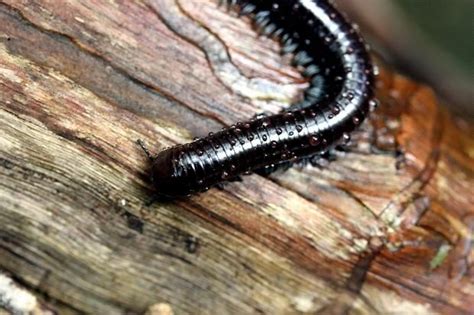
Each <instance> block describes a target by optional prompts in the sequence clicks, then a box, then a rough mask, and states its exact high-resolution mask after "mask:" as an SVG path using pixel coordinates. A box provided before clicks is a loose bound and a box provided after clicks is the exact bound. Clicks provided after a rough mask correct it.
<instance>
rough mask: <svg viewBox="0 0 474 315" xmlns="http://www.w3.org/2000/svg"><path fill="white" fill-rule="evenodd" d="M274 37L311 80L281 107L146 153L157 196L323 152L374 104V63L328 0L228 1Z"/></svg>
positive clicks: (187, 191) (181, 192)
mask: <svg viewBox="0 0 474 315" xmlns="http://www.w3.org/2000/svg"><path fill="white" fill-rule="evenodd" d="M221 2H225V4H226V5H227V6H230V7H233V8H236V9H237V10H239V13H240V14H242V15H250V16H251V17H252V18H253V20H254V22H255V24H256V26H257V27H258V28H259V30H260V31H261V32H262V33H263V34H265V35H268V36H272V37H277V38H278V39H279V40H280V41H281V44H282V51H283V52H284V53H291V54H293V63H294V64H295V65H296V66H299V67H300V68H302V69H303V71H302V74H303V76H305V77H306V78H307V79H308V80H309V82H310V85H309V87H308V89H306V91H305V93H304V98H303V100H302V101H301V102H298V103H296V104H293V105H292V106H290V107H289V108H287V109H286V110H284V111H283V112H281V113H279V114H276V115H272V116H264V117H259V118H255V119H253V120H251V121H248V122H239V123H236V124H235V125H232V126H231V127H229V128H227V129H224V130H221V131H219V132H216V133H212V132H211V133H209V135H208V136H207V137H205V138H201V139H197V140H195V141H193V142H191V143H187V144H182V145H177V146H174V147H172V148H169V149H166V150H164V151H162V152H160V153H158V155H157V156H155V157H153V158H152V165H151V180H152V182H153V185H154V187H155V188H156V191H157V194H158V195H160V196H165V197H178V196H186V195H189V194H192V193H196V192H200V191H204V190H207V189H208V188H209V187H212V186H214V185H216V184H219V183H221V182H223V181H228V180H232V179H233V178H236V177H238V176H239V175H242V174H248V173H251V172H255V171H259V170H262V169H265V168H274V167H275V166H278V165H280V164H283V163H291V162H294V161H298V160H300V159H303V158H307V157H311V156H314V155H315V154H319V153H321V152H324V151H326V150H328V149H329V148H331V147H332V146H334V145H335V144H336V143H338V142H340V141H343V140H344V139H345V138H346V139H347V138H348V137H349V133H350V132H351V131H352V130H354V129H355V128H356V127H357V126H358V125H360V124H361V122H362V121H363V120H364V118H365V117H366V116H367V114H368V112H369V108H370V107H371V106H373V105H374V103H375V101H374V100H373V81H374V75H373V67H372V64H371V61H370V57H369V55H368V52H367V49H366V45H365V43H364V41H363V40H362V38H361V37H360V36H359V34H358V32H357V31H356V29H355V28H354V27H353V26H352V25H351V24H350V23H348V22H347V21H346V19H345V18H344V17H343V16H342V15H341V13H340V12H338V11H337V10H336V9H335V8H334V7H333V6H332V5H331V4H330V3H329V2H328V1H327V0H279V1H266V0H260V1H258V0H254V1H244V0H227V1H221Z"/></svg>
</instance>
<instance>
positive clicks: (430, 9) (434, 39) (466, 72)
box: [335, 0, 474, 121]
mask: <svg viewBox="0 0 474 315" xmlns="http://www.w3.org/2000/svg"><path fill="white" fill-rule="evenodd" d="M335 2H336V3H337V4H338V6H339V7H340V8H342V9H343V10H344V11H345V12H347V13H348V15H349V16H350V18H351V19H352V20H354V21H356V22H357V23H358V24H359V26H360V27H361V29H362V30H363V31H364V34H368V35H366V36H367V37H369V38H367V39H368V40H369V41H370V42H371V43H372V46H375V50H376V51H377V53H380V54H381V55H382V57H383V59H384V60H385V61H387V62H388V63H389V64H392V65H394V67H396V68H397V69H398V70H401V71H402V72H404V73H405V74H406V75H408V76H410V77H412V78H414V79H416V80H419V81H423V82H426V83H428V84H429V85H431V86H432V87H434V88H435V90H436V92H437V93H438V95H439V96H440V97H441V99H442V100H443V101H444V102H445V103H446V104H447V105H448V106H449V108H450V109H451V111H452V112H453V113H455V114H458V115H461V116H462V117H464V118H467V119H469V120H471V121H473V120H474V43H473V41H474V0H336V1H335Z"/></svg>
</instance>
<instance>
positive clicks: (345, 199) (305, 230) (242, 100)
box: [0, 0, 474, 314]
mask: <svg viewBox="0 0 474 315" xmlns="http://www.w3.org/2000/svg"><path fill="white" fill-rule="evenodd" d="M178 4H179V5H177V3H176V2H175V1H174V0H173V1H172V0H153V1H151V0H150V1H149V2H131V1H93V0H90V1H68V2H65V1H16V0H6V1H1V4H0V21H1V23H0V268H1V270H2V271H3V272H4V273H6V275H8V276H10V277H12V279H14V280H15V281H16V282H17V283H19V284H20V285H22V286H23V287H24V288H26V289H28V290H30V292H32V293H33V294H34V295H36V297H37V298H38V300H39V301H40V302H41V303H42V305H43V306H45V307H47V308H49V309H51V310H55V311H57V312H59V313H64V314H68V313H70V314H75V313H82V312H89V313H97V314H120V313H143V312H145V311H146V310H147V309H148V307H150V306H151V305H155V304H157V303H164V304H161V306H162V307H161V308H162V309H166V308H171V309H172V310H173V311H174V313H175V314H311V313H316V312H317V313H326V314H343V313H350V314H388V313H390V314H436V313H444V314H469V313H472V310H473V309H474V281H473V278H474V274H473V272H474V271H473V261H474V254H473V251H472V239H473V236H472V235H473V230H474V209H473V203H474V197H473V194H472V185H473V177H474V176H473V175H474V174H473V172H474V171H473V165H474V140H473V139H472V134H473V130H472V128H471V127H470V126H469V125H468V124H467V123H465V122H463V121H462V120H459V119H454V118H453V117H451V116H450V115H449V114H448V113H447V112H446V111H445V110H444V109H443V108H442V106H440V105H439V104H438V103H437V100H436V97H435V96H434V94H433V92H432V91H431V90H430V89H429V88H427V87H425V86H423V85H419V84H416V83H414V82H411V81H409V80H408V79H406V78H404V77H402V76H399V75H397V74H394V73H392V72H389V71H387V70H385V69H383V68H382V69H381V75H380V76H379V79H378V92H377V93H378V97H379V99H380V102H381V106H380V107H379V109H378V110H377V111H376V113H374V115H373V116H372V119H371V121H370V122H369V123H366V124H365V125H364V128H363V130H361V131H360V132H358V133H357V134H356V135H355V136H354V143H355V147H354V148H353V149H352V151H351V152H350V153H348V154H346V155H345V156H344V157H341V158H339V159H338V160H337V161H335V162H332V163H330V164H329V165H328V167H327V168H325V169H323V170H320V169H318V168H314V167H311V166H308V167H304V168H293V169H291V170H290V171H287V172H285V173H283V174H278V175H274V176H272V177H271V178H262V177H259V176H256V175H254V176H247V177H246V178H245V179H244V182H243V183H232V184H229V185H227V186H226V187H225V189H224V190H223V191H220V190H216V189H212V190H210V191H209V192H207V193H205V194H202V195H199V196H195V197H192V198H190V199H188V200H180V201H175V202H171V203H166V204H165V203H156V204H153V205H152V206H147V205H146V201H147V200H148V198H149V196H150V191H149V187H148V184H147V183H146V174H145V169H146V158H145V157H144V155H143V154H142V152H141V151H140V149H139V148H138V147H137V145H136V144H135V140H136V139H138V138H140V139H143V140H144V141H145V142H146V143H147V144H148V145H149V146H150V147H151V148H153V150H155V151H159V150H160V149H162V148H163V147H165V146H169V145H172V144H174V143H180V142H184V141H188V140H190V139H192V138H193V137H194V136H202V135H204V134H206V133H207V132H208V131H209V130H216V129H219V128H221V127H222V126H224V125H227V124H231V123H233V122H235V121H239V120H243V119H247V118H249V117H251V116H252V115H253V114H254V113H256V112H261V111H278V109H280V108H281V107H282V106H285V105H287V104H288V103H289V102H290V100H291V99H293V98H295V97H297V95H298V91H299V90H301V89H302V88H304V81H303V80H302V79H301V78H300V77H299V75H298V73H297V72H296V70H295V69H293V68H292V67H291V66H289V65H288V62H287V61H285V60H287V58H286V59H285V58H283V59H282V58H281V57H280V56H279V54H278V44H277V43H275V42H273V41H271V40H269V39H265V38H259V37H258V36H256V35H255V32H254V30H252V28H251V26H250V24H249V21H248V20H245V19H238V18H236V17H235V16H232V15H231V14H227V13H226V12H224V11H223V10H219V9H217V8H216V6H215V3H213V2H212V1H205V0H193V1H182V0H180V1H179V2H178Z"/></svg>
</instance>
